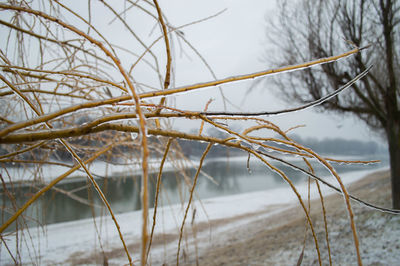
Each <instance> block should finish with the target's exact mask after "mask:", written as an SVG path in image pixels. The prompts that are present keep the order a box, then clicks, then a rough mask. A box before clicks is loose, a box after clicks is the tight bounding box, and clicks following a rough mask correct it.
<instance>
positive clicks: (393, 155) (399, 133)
mask: <svg viewBox="0 0 400 266" xmlns="http://www.w3.org/2000/svg"><path fill="white" fill-rule="evenodd" d="M389 124H391V125H389V126H388V128H387V131H386V133H387V137H388V144H389V156H390V173H391V180H392V201H393V202H392V204H393V208H394V209H400V125H399V123H389Z"/></svg>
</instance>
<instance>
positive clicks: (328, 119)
mask: <svg viewBox="0 0 400 266" xmlns="http://www.w3.org/2000/svg"><path fill="white" fill-rule="evenodd" d="M160 5H161V7H162V9H163V10H164V12H165V14H166V15H167V17H168V18H169V20H170V23H171V24H172V25H174V26H178V25H181V24H185V23H188V22H190V21H193V20H197V19H199V18H202V17H207V16H209V15H212V14H215V13H217V12H218V11H220V10H223V9H224V8H227V10H226V11H225V12H224V13H223V14H221V15H219V16H218V17H216V18H213V19H211V20H209V21H205V22H202V23H199V24H196V25H193V26H190V27H188V28H185V29H183V32H184V34H185V37H186V38H187V39H188V40H189V41H190V42H191V43H192V44H193V45H194V46H195V47H196V48H197V49H198V51H199V52H201V54H202V55H203V57H204V58H205V59H206V60H207V61H208V63H209V64H210V66H211V67H212V68H213V70H214V71H215V73H216V75H217V77H218V78H224V77H227V76H233V75H239V74H245V73H251V72H256V71H261V70H264V69H268V68H269V67H268V65H267V62H265V61H262V60H261V58H263V56H265V55H267V56H268V53H267V48H268V47H269V44H268V42H267V40H266V39H267V38H266V34H267V31H268V27H267V22H266V19H265V18H266V16H269V17H271V16H275V15H277V14H276V12H275V11H276V9H275V1H274V0H252V1H240V0H223V1H210V0H206V1H179V0H174V1H172V0H163V1H160ZM185 50H186V51H187V53H188V54H190V56H191V59H192V60H188V59H187V58H186V57H184V56H181V57H180V56H179V54H177V55H175V57H174V59H175V62H176V72H177V77H176V78H177V84H176V85H177V86H179V85H185V84H192V83H197V82H202V81H208V80H212V76H211V75H210V74H209V73H208V72H207V71H206V69H205V67H204V65H203V64H202V63H201V62H200V61H199V60H196V56H195V55H194V54H193V53H191V52H190V49H187V48H185ZM250 84H251V81H250V82H240V83H235V84H233V85H224V86H223V88H224V94H225V95H227V96H228V95H229V99H230V100H231V101H233V102H234V103H235V104H237V105H239V106H240V107H241V108H242V109H243V110H246V111H265V110H268V111H271V110H277V109H284V108H287V107H294V106H297V105H298V104H293V105H289V104H287V103H285V102H283V101H281V100H279V99H277V98H276V97H275V96H274V94H273V93H272V89H273V88H272V86H273V85H272V84H271V87H268V86H267V85H264V87H260V88H257V89H255V90H254V91H253V92H252V93H251V94H250V95H247V96H246V100H245V102H244V103H243V102H242V100H243V97H244V95H245V93H246V90H247V88H248V87H249V86H250ZM213 91H217V89H216V88H210V89H207V90H203V91H202V92H198V93H193V94H190V95H184V96H178V97H176V99H177V106H178V107H181V108H184V109H191V110H199V109H203V108H204V106H205V104H206V102H207V101H208V100H209V99H210V98H214V99H215V101H214V102H213V103H212V104H211V105H210V107H209V110H210V109H211V110H223V105H222V102H221V101H220V98H221V97H220V96H219V94H218V93H213ZM193 98H195V99H193ZM228 109H229V110H230V111H238V109H235V108H234V107H232V106H228ZM268 119H269V120H271V121H273V122H275V123H276V124H278V125H279V126H280V127H281V128H282V129H288V128H290V127H292V126H295V125H299V124H305V125H306V127H305V128H300V129H297V130H296V133H297V134H300V135H303V136H316V137H318V138H323V137H344V138H349V139H353V138H361V139H365V140H367V139H374V140H378V141H381V139H380V138H378V137H377V136H376V134H375V133H372V132H370V130H369V129H368V128H367V127H366V126H364V124H363V123H362V122H360V121H358V120H357V119H355V118H352V117H346V118H344V117H339V116H334V115H326V114H318V113H317V112H316V111H315V110H306V111H301V112H298V113H295V114H289V115H281V116H278V117H269V118H268ZM175 125H176V126H178V127H184V125H182V124H179V122H178V123H176V124H175Z"/></svg>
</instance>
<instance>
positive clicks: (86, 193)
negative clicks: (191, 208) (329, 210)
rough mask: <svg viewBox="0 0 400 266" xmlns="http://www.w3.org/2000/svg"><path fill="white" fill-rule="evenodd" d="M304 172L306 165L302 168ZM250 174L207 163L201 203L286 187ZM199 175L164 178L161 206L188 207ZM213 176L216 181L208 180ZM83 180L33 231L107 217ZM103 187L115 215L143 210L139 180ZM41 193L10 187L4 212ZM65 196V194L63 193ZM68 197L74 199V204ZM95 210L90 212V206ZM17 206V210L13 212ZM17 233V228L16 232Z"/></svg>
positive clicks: (44, 202)
mask: <svg viewBox="0 0 400 266" xmlns="http://www.w3.org/2000/svg"><path fill="white" fill-rule="evenodd" d="M383 165H385V164H384V163H383V164H382V163H381V164H379V165H378V166H371V165H368V166H365V165H353V166H344V165H335V169H336V170H337V171H338V172H339V173H343V172H346V171H354V170H365V169H368V168H371V167H382V166H383ZM277 166H278V167H279V168H280V169H281V170H283V171H284V172H285V173H286V174H287V176H288V177H289V178H290V179H291V180H292V182H294V183H295V184H298V183H299V182H303V181H304V180H306V176H305V175H304V174H301V173H299V172H297V171H295V170H293V169H291V168H290V167H288V166H284V165H278V164H277ZM302 167H304V165H302ZM250 169H251V173H250V171H249V170H248V169H247V166H246V159H243V160H238V159H234V160H232V161H222V160H213V159H210V160H208V161H207V162H206V163H205V165H204V166H203V169H202V170H203V171H204V172H205V173H206V175H205V174H201V175H200V176H199V180H198V184H197V187H196V190H195V196H196V197H197V198H201V199H205V198H211V197H219V196H225V195H232V194H240V193H245V192H251V191H259V190H267V189H273V188H277V187H281V186H286V185H287V184H286V183H285V182H284V181H283V180H282V178H281V177H280V176H279V175H277V174H276V173H274V172H272V171H270V170H269V169H267V167H266V166H264V165H262V164H261V163H257V162H255V161H251V162H250ZM315 170H316V173H317V175H319V176H324V175H325V176H326V175H327V174H328V172H327V170H326V169H325V168H324V167H322V166H321V165H319V164H316V165H315ZM194 174H195V169H186V170H185V171H184V172H183V173H180V172H172V171H171V172H164V174H163V176H162V186H161V197H160V205H169V204H174V203H179V202H183V201H185V200H187V199H188V196H189V189H190V187H189V186H190V184H192V181H193V180H192V178H193V176H194ZM207 175H210V176H212V180H211V179H210V178H209V177H207ZM156 178H157V175H156V174H153V175H150V182H149V195H151V196H150V198H149V200H150V206H153V205H154V195H155V188H156V185H155V184H156ZM88 182H89V181H87V180H86V179H84V178H82V180H80V181H76V182H66V183H62V184H59V185H57V188H58V191H56V190H52V191H49V192H47V193H45V195H43V196H42V197H41V198H40V199H39V201H38V202H37V203H35V204H33V206H31V207H30V208H28V210H27V211H26V212H25V213H24V214H25V217H26V221H27V224H28V225H32V224H33V223H37V222H39V223H40V224H44V223H46V224H50V223H57V222H63V221H71V220H77V219H83V218H89V217H93V215H95V216H99V215H105V214H107V210H106V209H105V208H104V207H103V206H102V202H101V199H100V198H99V196H98V195H97V192H96V191H95V190H94V189H93V188H92V186H91V184H90V183H88ZM97 182H98V184H99V186H100V187H101V188H102V190H103V192H104V194H105V195H106V197H107V199H108V201H109V202H110V204H111V207H112V209H113V211H114V212H115V213H123V212H129V211H134V210H138V209H140V208H141V203H140V187H141V179H140V176H125V177H118V178H108V179H105V178H103V179H97ZM38 189H39V188H37V187H35V186H34V185H32V186H29V187H27V186H25V187H16V186H14V187H11V186H10V187H9V188H8V190H9V191H8V192H9V193H13V194H14V196H15V199H16V202H11V201H10V200H9V199H8V197H7V195H6V193H5V192H4V191H3V190H2V191H1V195H2V196H1V199H0V202H1V205H2V209H3V210H7V209H8V208H12V209H15V206H21V205H22V204H23V203H24V202H25V201H26V200H27V199H29V197H30V196H32V195H33V194H34V193H36V192H37V191H38ZM60 191H61V192H60ZM62 191H64V192H69V193H73V196H74V198H71V197H70V196H68V195H66V194H65V193H62ZM90 204H92V205H94V207H93V208H91V207H90V206H89V205H90ZM13 206H14V207H13ZM9 217H10V214H9V212H7V211H2V222H3V223H4V221H5V220H6V219H8V218H9ZM12 227H14V228H12ZM9 230H15V225H14V226H10V227H9Z"/></svg>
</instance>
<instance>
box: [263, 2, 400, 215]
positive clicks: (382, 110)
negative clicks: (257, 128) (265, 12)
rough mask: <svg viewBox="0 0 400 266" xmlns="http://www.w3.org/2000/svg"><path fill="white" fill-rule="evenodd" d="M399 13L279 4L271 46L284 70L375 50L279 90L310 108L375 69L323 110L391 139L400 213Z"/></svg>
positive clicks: (395, 7)
mask: <svg viewBox="0 0 400 266" xmlns="http://www.w3.org/2000/svg"><path fill="white" fill-rule="evenodd" d="M399 10H400V6H399V2H398V1H396V0H393V1H392V0H380V1H374V0H352V1H342V0H339V1H337V0H331V1H310V0H299V1H296V3H293V2H290V3H289V1H283V2H281V3H280V4H279V11H280V15H279V19H278V20H277V21H273V22H271V23H272V25H273V29H274V30H273V31H274V32H275V34H273V35H272V36H273V38H271V40H272V41H273V42H274V44H275V45H276V46H277V49H279V51H280V52H279V53H277V54H278V57H279V63H283V64H294V63H295V62H299V61H305V60H310V59H311V58H316V57H318V58H320V57H327V56H329V55H331V54H334V53H336V52H338V51H343V50H344V49H346V46H347V47H348V46H353V47H365V46H370V45H371V46H372V47H370V49H368V50H367V51H365V53H358V54H357V55H355V56H352V57H350V58H348V60H345V61H343V62H341V63H340V64H338V63H334V64H322V65H320V66H319V67H318V68H313V69H306V70H305V71H301V72H296V73H295V74H294V75H291V78H290V79H289V82H288V80H283V79H280V80H279V81H278V84H279V85H280V88H281V91H283V92H284V93H285V99H288V100H289V101H291V102H292V101H293V100H294V101H298V102H309V101H313V100H315V99H319V98H321V96H322V95H325V94H328V93H330V92H332V91H333V90H335V89H336V88H337V87H339V86H341V85H343V84H345V83H346V82H348V81H349V80H351V79H352V76H354V75H355V74H356V73H358V72H360V71H363V70H365V69H366V68H367V67H369V66H370V65H374V67H373V69H372V71H370V73H369V74H368V76H367V77H366V78H364V79H362V80H361V81H360V82H359V83H357V84H354V85H353V86H352V87H351V89H350V90H349V91H348V92H347V93H343V94H340V95H337V96H335V97H334V98H332V99H331V100H330V101H326V102H324V103H323V104H322V105H320V108H322V109H323V110H326V111H333V112H337V113H342V114H352V115H355V116H357V117H358V118H359V119H361V120H362V121H364V122H365V123H366V124H367V125H368V126H370V127H371V128H372V129H373V130H376V131H379V132H380V133H382V134H384V135H385V136H386V138H387V142H388V146H389V154H390V166H391V176H392V199H393V207H394V208H396V209H399V208H400V111H399V108H400V107H399V99H400V92H399V86H400V84H399V78H398V76H399V74H400V72H399V70H400V64H399V62H400V61H399V51H400V45H399V44H400V42H399V37H400V35H399V33H400V31H399V22H400V12H399ZM270 32H271V31H270V28H269V29H268V33H270ZM276 59H278V58H276Z"/></svg>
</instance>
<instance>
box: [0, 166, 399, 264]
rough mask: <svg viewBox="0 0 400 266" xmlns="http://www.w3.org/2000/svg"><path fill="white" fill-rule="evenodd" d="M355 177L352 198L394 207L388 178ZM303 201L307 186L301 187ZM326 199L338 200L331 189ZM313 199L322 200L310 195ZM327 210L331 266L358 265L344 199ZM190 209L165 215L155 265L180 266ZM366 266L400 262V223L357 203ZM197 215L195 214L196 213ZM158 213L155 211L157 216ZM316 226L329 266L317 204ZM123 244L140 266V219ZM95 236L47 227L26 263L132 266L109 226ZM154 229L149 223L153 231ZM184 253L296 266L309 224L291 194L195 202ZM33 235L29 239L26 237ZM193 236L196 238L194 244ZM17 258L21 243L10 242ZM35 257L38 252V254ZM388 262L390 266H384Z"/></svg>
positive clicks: (82, 226)
mask: <svg viewBox="0 0 400 266" xmlns="http://www.w3.org/2000/svg"><path fill="white" fill-rule="evenodd" d="M371 172H372V171H371V170H370V171H357V172H351V173H346V174H343V175H342V179H343V181H344V182H345V183H346V184H351V185H349V186H348V187H349V190H350V191H351V192H352V193H353V194H355V195H356V196H359V197H361V198H362V199H365V200H367V201H369V202H372V203H375V204H377V205H379V206H386V207H388V206H390V203H389V202H390V189H389V178H388V173H387V171H386V172H378V173H375V174H373V175H369V176H367V177H365V176H366V175H368V174H371ZM297 188H298V190H299V192H300V194H301V195H302V196H303V198H304V197H305V196H306V192H307V186H306V185H300V186H298V187H297ZM322 188H323V193H324V195H327V194H328V193H332V191H331V190H329V189H328V188H326V187H322ZM312 191H313V193H312V195H311V196H312V198H316V197H317V193H316V192H315V188H312ZM325 198H326V200H325V201H326V208H327V213H328V214H327V216H328V224H329V232H330V239H331V241H330V244H331V249H332V259H333V261H334V263H333V264H346V265H348V264H351V263H355V262H356V257H355V252H354V248H353V246H352V237H351V230H350V226H349V223H348V219H347V214H346V212H345V208H344V204H343V198H342V197H341V196H340V195H336V194H335V195H333V194H331V195H329V196H326V197H325ZM184 207H185V206H183V207H182V206H181V205H173V206H167V207H163V208H159V210H158V216H157V223H156V228H155V236H154V240H153V246H152V252H151V255H150V258H149V262H151V264H152V265H161V264H163V263H167V264H168V265H170V264H176V250H177V245H178V244H177V243H178V236H179V228H180V224H181V221H182V217H183V209H184ZM353 208H354V211H355V214H356V221H357V226H358V231H359V235H360V241H361V250H362V254H363V259H364V261H365V264H367V265H370V264H373V263H374V262H384V263H380V264H388V265H390V264H392V265H393V264H394V263H391V262H397V261H400V258H399V257H400V250H399V248H400V247H399V246H398V244H397V243H398V239H399V238H400V217H399V216H394V215H389V214H384V213H381V212H378V211H373V210H370V209H367V208H365V207H361V206H359V205H358V204H356V203H353ZM194 210H196V211H194ZM152 213H153V210H150V214H151V215H152ZM312 218H313V221H314V223H315V227H316V230H317V236H318V239H319V243H320V246H321V253H322V259H323V261H324V264H327V263H328V259H327V252H326V244H325V242H324V238H325V234H324V231H323V223H322V221H323V219H322V215H321V212H320V204H319V201H318V200H313V201H312ZM117 220H118V222H119V224H120V226H121V230H122V232H123V234H124V238H125V241H126V242H127V244H128V248H129V250H130V253H131V255H132V256H133V258H134V260H135V261H137V260H138V255H139V253H140V228H141V212H140V211H136V212H131V213H125V214H121V215H118V216H117ZM95 221H96V227H97V232H99V233H100V234H99V235H100V238H101V239H102V246H100V245H99V244H98V235H97V232H96V229H95V225H94V222H93V219H85V220H80V221H75V222H68V223H60V224H54V225H49V226H47V227H46V228H45V230H42V229H30V230H29V233H30V234H29V237H28V236H27V242H29V243H32V244H30V245H28V246H27V247H26V246H25V245H26V244H24V242H23V241H20V243H19V244H20V245H21V247H20V250H21V253H20V256H21V260H22V262H25V263H27V262H30V261H33V263H35V264H40V265H53V264H57V263H62V264H71V265H77V264H101V263H103V260H104V259H105V258H106V260H107V262H108V263H109V265H123V264H125V263H126V262H127V259H126V255H125V254H124V252H123V249H122V245H121V243H120V240H119V237H118V233H117V232H116V230H115V227H114V225H113V222H112V220H111V219H109V218H98V219H96V220H95ZM150 224H151V223H150ZM185 228H186V230H185V234H184V239H183V241H182V246H181V252H180V254H181V258H180V261H181V263H182V264H184V265H185V264H188V265H191V264H196V253H197V255H198V256H197V257H198V260H199V263H200V265H223V264H226V265H243V264H247V265H249V264H250V265H251V264H253V265H260V264H261V265H263V264H264V265H270V264H274V265H287V264H290V265H293V264H295V263H296V261H297V258H298V257H299V255H300V252H301V249H302V242H303V237H304V228H305V220H304V213H302V211H301V209H300V208H299V205H298V203H297V201H296V197H295V195H294V193H293V192H291V191H290V189H289V188H287V187H285V188H278V189H274V190H268V191H260V192H253V193H246V194H241V195H234V196H227V197H220V198H212V199H206V200H203V201H201V202H200V201H196V202H194V204H193V208H191V209H190V213H189V215H188V219H187V221H186V227H185ZM24 233H25V235H27V232H26V231H25V232H24ZM194 236H195V237H194ZM5 239H6V242H7V244H8V246H9V248H10V249H11V250H12V252H13V254H16V253H15V250H13V249H14V248H15V237H14V235H9V236H6V237H5ZM34 250H35V252H36V253H35V252H34ZM316 258H317V255H316V252H315V248H314V243H313V241H312V239H311V237H310V236H309V237H308V240H307V246H306V249H305V256H304V262H303V265H310V264H314V263H315V262H316ZM386 262H387V263H386ZM1 264H2V265H7V264H12V265H13V264H14V263H13V261H12V260H11V259H10V256H9V255H8V254H7V252H6V250H5V249H2V250H1Z"/></svg>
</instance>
